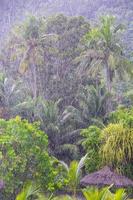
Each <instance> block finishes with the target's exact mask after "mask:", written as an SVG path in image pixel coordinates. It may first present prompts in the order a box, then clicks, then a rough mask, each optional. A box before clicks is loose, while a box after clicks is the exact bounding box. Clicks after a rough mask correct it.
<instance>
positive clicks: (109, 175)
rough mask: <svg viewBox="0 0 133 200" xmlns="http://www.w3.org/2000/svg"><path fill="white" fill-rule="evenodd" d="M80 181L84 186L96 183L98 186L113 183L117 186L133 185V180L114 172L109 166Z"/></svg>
mask: <svg viewBox="0 0 133 200" xmlns="http://www.w3.org/2000/svg"><path fill="white" fill-rule="evenodd" d="M80 183H81V185H82V186H89V185H92V186H93V185H95V186H98V187H102V186H107V185H111V184H113V185H114V186H115V187H118V188H123V187H133V181H132V180H130V179H129V178H126V177H125V176H122V175H119V174H117V173H115V172H113V171H112V170H111V169H110V168H109V167H107V166H106V167H104V168H103V169H101V170H99V171H97V172H94V173H91V174H89V175H87V176H85V177H84V178H83V179H82V180H81V181H80Z"/></svg>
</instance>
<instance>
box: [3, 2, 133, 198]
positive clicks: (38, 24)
mask: <svg viewBox="0 0 133 200" xmlns="http://www.w3.org/2000/svg"><path fill="white" fill-rule="evenodd" d="M86 2H87V1H86ZM125 37H126V31H125V27H124V26H123V25H122V24H121V23H120V20H119V19H117V18H115V17H114V16H109V15H106V16H103V17H100V18H99V19H98V20H97V21H95V23H92V21H88V20H87V19H85V18H84V17H67V16H64V15H63V14H58V15H55V16H50V17H48V18H45V17H43V16H40V17H35V16H29V17H28V18H27V19H26V20H25V21H23V22H22V23H20V24H18V25H16V26H15V27H14V28H13V29H12V31H11V33H10V36H9V38H8V40H7V42H6V43H5V45H4V47H3V48H2V49H1V52H0V117H1V119H0V130H1V134H0V178H1V179H2V180H3V181H4V183H5V185H4V189H3V191H2V193H1V194H2V195H3V197H0V198H4V200H6V199H5V198H7V199H14V198H17V200H18V199H19V198H20V199H21V198H23V199H24V200H26V199H28V200H29V199H30V198H31V199H32V197H33V198H34V195H35V197H36V198H38V199H45V197H44V194H43V192H46V196H47V197H46V198H49V197H48V196H49V195H50V198H49V199H52V198H53V199H57V198H58V197H55V194H54V193H53V194H52V195H51V194H50V192H54V191H55V190H56V192H57V191H58V192H59V190H63V191H67V192H70V193H73V197H74V198H75V199H76V196H77V190H80V186H79V185H80V178H81V175H82V173H81V169H82V170H83V172H84V173H83V175H84V174H85V173H90V172H93V171H96V170H98V169H100V168H101V167H103V166H104V165H108V166H109V167H111V168H113V169H114V170H115V171H117V172H119V173H121V174H123V175H126V176H128V177H129V178H131V179H132V178H133V177H132V175H133V90H132V87H133V81H132V76H133V61H132V52H131V49H130V45H128V44H127V43H125V40H124V38H125ZM19 116H20V117H19ZM2 118H3V119H2ZM85 154H86V156H85V157H82V156H83V155H85ZM79 160H80V161H79ZM84 165H85V167H84ZM27 181H28V182H27ZM31 181H32V182H31ZM34 186H35V187H34ZM22 187H23V189H22ZM36 187H37V188H36ZM38 188H39V190H38ZM21 189H22V190H21ZM20 190H21V192H20ZM18 193H19V194H18ZM105 193H106V194H108V195H109V196H108V197H107V198H108V199H115V200H116V199H119V198H120V199H124V198H125V192H124V190H118V191H116V193H115V194H114V195H113V194H112V193H111V192H110V191H109V188H104V189H101V190H98V189H85V190H83V194H84V196H85V198H86V199H96V198H97V199H100V197H101V196H102V195H104V197H105ZM17 194H18V196H17V197H16V195H17ZM28 195H29V196H28ZM117 195H118V198H117ZM99 196H100V197H99ZM61 198H63V197H61ZM64 198H65V197H64ZM67 198H69V197H66V199H67ZM105 199H106V198H105Z"/></svg>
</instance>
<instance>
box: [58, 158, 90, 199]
mask: <svg viewBox="0 0 133 200" xmlns="http://www.w3.org/2000/svg"><path fill="white" fill-rule="evenodd" d="M86 159H87V154H86V155H85V156H84V157H82V158H81V160H80V161H79V162H78V161H76V160H74V161H72V162H71V163H70V165H69V166H68V165H67V164H66V163H65V162H63V161H60V163H61V165H62V166H63V167H64V169H65V170H66V173H67V176H68V179H69V182H68V186H69V190H70V191H73V197H74V199H76V192H77V188H78V185H79V181H80V178H81V169H82V168H83V167H84V165H85V161H86Z"/></svg>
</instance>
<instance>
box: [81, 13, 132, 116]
mask: <svg viewBox="0 0 133 200" xmlns="http://www.w3.org/2000/svg"><path fill="white" fill-rule="evenodd" d="M121 30H122V26H121V25H120V24H119V25H117V26H115V23H114V17H112V16H104V17H101V25H100V26H99V27H96V28H93V29H91V31H89V32H88V33H87V34H86V36H85V42H86V43H87V51H86V53H85V57H84V58H86V61H87V62H85V61H84V62H85V63H86V66H88V65H90V66H89V74H92V72H93V73H94V72H95V73H96V74H98V73H99V71H100V69H101V70H102V72H103V73H104V74H105V85H106V88H107V92H108V93H111V92H112V81H113V77H114V76H115V74H116V73H118V72H119V73H121V72H122V73H123V71H125V69H126V68H127V71H130V72H131V65H132V64H131V62H130V61H128V59H126V57H125V56H124V54H123V52H122V45H121V42H120V41H119V37H120V32H121ZM88 59H89V64H88ZM126 63H127V64H126ZM122 73H121V74H122ZM110 110H112V103H111V99H109V101H108V108H107V111H108V112H109V111H110Z"/></svg>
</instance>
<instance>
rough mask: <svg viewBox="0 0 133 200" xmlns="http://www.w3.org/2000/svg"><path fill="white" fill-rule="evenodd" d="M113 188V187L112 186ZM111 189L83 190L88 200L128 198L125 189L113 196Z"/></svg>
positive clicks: (121, 199)
mask: <svg viewBox="0 0 133 200" xmlns="http://www.w3.org/2000/svg"><path fill="white" fill-rule="evenodd" d="M110 187H111V186H110ZM110 187H105V188H102V189H98V188H85V189H83V190H82V192H83V195H84V197H85V199H86V200H94V199H95V200H126V199H127V196H126V193H125V190H124V189H118V190H116V192H115V193H114V194H113V193H111V192H110V190H109V189H110Z"/></svg>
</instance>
